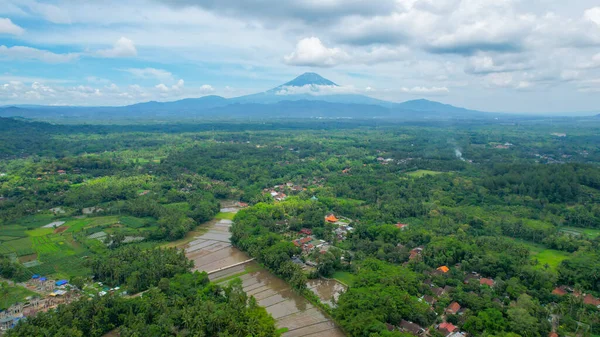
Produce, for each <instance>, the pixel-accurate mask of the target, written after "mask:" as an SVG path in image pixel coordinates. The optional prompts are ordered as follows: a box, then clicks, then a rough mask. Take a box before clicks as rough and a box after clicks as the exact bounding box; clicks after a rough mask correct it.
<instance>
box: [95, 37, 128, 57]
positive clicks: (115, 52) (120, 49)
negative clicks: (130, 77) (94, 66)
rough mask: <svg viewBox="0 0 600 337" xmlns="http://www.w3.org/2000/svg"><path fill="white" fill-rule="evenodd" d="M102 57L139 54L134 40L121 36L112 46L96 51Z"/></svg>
mask: <svg viewBox="0 0 600 337" xmlns="http://www.w3.org/2000/svg"><path fill="white" fill-rule="evenodd" d="M96 54H97V55H99V56H101V57H108V58H112V57H132V56H136V55H137V49H136V48H135V45H134V44H133V41H131V40H130V39H128V38H126V37H121V38H120V39H118V40H117V42H115V44H114V45H113V47H112V48H110V49H102V50H98V51H97V52H96Z"/></svg>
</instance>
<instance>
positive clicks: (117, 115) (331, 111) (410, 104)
mask: <svg viewBox="0 0 600 337" xmlns="http://www.w3.org/2000/svg"><path fill="white" fill-rule="evenodd" d="M340 88H341V87H340V86H339V85H338V84H336V83H334V82H332V81H330V80H328V79H326V78H323V77H322V76H320V75H318V74H316V73H305V74H302V75H300V76H298V77H296V78H295V79H293V80H292V81H290V82H287V83H284V84H282V85H280V86H278V87H275V88H273V89H270V90H267V91H265V92H261V93H257V94H252V95H247V96H241V97H235V98H224V97H220V96H214V95H213V96H204V97H200V98H187V99H182V100H178V101H172V102H155V101H151V102H145V103H138V104H133V105H128V106H121V107H70V106H31V105H21V106H8V107H3V108H0V117H25V118H36V119H62V118H81V119H111V120H112V119H132V118H135V119H167V118H177V119H182V118H184V119H185V118H211V119H215V118H217V119H229V118H393V119H408V120H419V119H455V118H490V117H492V116H493V115H496V114H491V113H485V112H480V111H474V110H468V109H464V108H459V107H455V106H452V105H447V104H442V103H439V102H434V101H429V100H425V99H420V100H412V101H407V102H403V103H393V102H388V101H383V100H378V99H375V98H372V97H369V96H365V95H358V94H345V93H339V94H337V93H336V91H341V90H336V89H340Z"/></svg>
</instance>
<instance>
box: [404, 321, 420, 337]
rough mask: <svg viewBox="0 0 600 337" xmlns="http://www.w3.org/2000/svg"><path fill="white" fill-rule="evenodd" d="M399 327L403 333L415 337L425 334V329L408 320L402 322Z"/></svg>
mask: <svg viewBox="0 0 600 337" xmlns="http://www.w3.org/2000/svg"><path fill="white" fill-rule="evenodd" d="M399 327H400V330H401V331H403V332H407V333H410V334H411V335H413V336H421V335H423V334H424V333H425V329H423V328H422V327H421V326H420V325H418V324H416V323H413V322H410V321H407V320H402V321H401V322H400V326H399Z"/></svg>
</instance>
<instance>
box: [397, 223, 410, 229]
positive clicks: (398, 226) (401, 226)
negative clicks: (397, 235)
mask: <svg viewBox="0 0 600 337" xmlns="http://www.w3.org/2000/svg"><path fill="white" fill-rule="evenodd" d="M396 228H398V229H400V230H406V229H408V225H407V224H403V223H397V224H396Z"/></svg>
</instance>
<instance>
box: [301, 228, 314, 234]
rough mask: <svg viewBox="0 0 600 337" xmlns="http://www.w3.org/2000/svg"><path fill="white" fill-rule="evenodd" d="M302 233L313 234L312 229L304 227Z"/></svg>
mask: <svg viewBox="0 0 600 337" xmlns="http://www.w3.org/2000/svg"><path fill="white" fill-rule="evenodd" d="M300 234H306V235H312V230H310V229H308V228H302V229H301V230H300Z"/></svg>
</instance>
